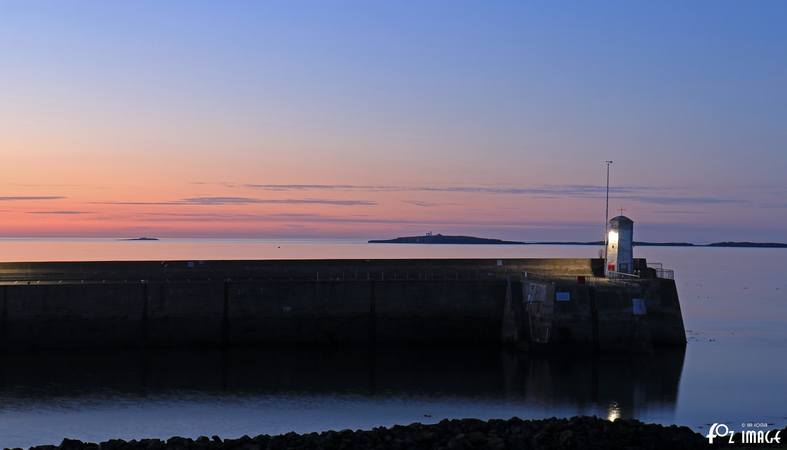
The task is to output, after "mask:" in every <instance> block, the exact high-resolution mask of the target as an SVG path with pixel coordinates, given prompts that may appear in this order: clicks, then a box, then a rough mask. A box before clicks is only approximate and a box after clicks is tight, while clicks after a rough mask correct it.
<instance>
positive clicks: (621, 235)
mask: <svg viewBox="0 0 787 450" xmlns="http://www.w3.org/2000/svg"><path fill="white" fill-rule="evenodd" d="M633 271H634V222H633V221H632V220H631V219H629V218H628V217H626V216H617V217H613V218H612V219H610V221H609V231H608V233H607V268H606V274H607V276H614V275H615V273H632V272H633Z"/></svg>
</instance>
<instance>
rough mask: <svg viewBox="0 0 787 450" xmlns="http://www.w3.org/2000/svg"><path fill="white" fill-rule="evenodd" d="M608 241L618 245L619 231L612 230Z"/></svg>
mask: <svg viewBox="0 0 787 450" xmlns="http://www.w3.org/2000/svg"><path fill="white" fill-rule="evenodd" d="M607 241H608V242H609V243H610V244H612V245H618V232H617V231H610V232H609V236H608V237H607Z"/></svg>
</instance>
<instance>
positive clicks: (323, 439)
mask: <svg viewBox="0 0 787 450" xmlns="http://www.w3.org/2000/svg"><path fill="white" fill-rule="evenodd" d="M782 434H785V435H787V432H783V433H782ZM725 446H726V445H725V444H724V443H721V442H717V443H715V444H714V445H712V446H711V445H709V444H708V440H707V439H705V438H704V437H703V436H702V435H700V434H698V433H695V432H693V431H692V430H691V429H689V428H688V427H681V426H675V425H672V426H667V427H665V426H662V425H653V424H644V423H642V422H639V421H637V420H616V421H614V422H610V421H607V420H603V419H599V418H596V417H573V418H571V419H556V418H551V419H543V420H521V419H517V418H513V419H509V420H489V421H482V420H477V419H462V420H443V421H441V422H440V423H437V424H434V425H422V424H419V423H414V424H411V425H407V426H401V425H397V426H393V427H391V428H384V427H379V428H374V429H372V430H368V431H361V430H358V431H352V430H344V431H326V432H322V433H305V434H297V433H287V434H282V435H277V436H268V435H260V436H257V437H253V438H252V437H248V436H243V437H241V438H238V439H221V438H219V437H218V436H214V437H212V438H208V437H200V438H197V439H189V438H181V437H173V438H170V439H168V440H166V441H163V440H160V439H141V440H131V441H123V440H110V441H106V442H102V443H100V444H95V443H87V442H81V441H77V440H71V439H65V440H63V442H62V443H61V444H60V445H59V446H54V445H47V446H38V447H32V449H34V450H55V449H58V450H83V449H85V450H87V449H90V450H143V449H144V450H165V449H166V450H191V449H194V450H214V449H215V450H219V449H220V450H263V449H271V450H273V449H359V450H360V449H364V450H365V449H450V450H469V449H518V450H519V449H521V450H541V449H543V450H547V449H589V450H592V449H630V450H633V449H671V450H680V449H700V448H702V449H706V448H717V447H725ZM764 447H767V448H785V447H784V444H782V445H781V446H779V445H769V446H764ZM739 448H740V447H739ZM6 450H8V449H6Z"/></svg>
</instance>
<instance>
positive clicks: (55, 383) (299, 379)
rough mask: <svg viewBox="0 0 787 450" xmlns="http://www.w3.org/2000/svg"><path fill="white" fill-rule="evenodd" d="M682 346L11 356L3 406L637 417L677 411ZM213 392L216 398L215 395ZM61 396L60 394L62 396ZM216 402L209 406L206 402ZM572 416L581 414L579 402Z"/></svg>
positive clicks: (0, 377)
mask: <svg viewBox="0 0 787 450" xmlns="http://www.w3.org/2000/svg"><path fill="white" fill-rule="evenodd" d="M683 359H684V353H683V352H682V351H677V352H675V351H670V352H659V353H653V354H649V355H639V356H636V357H632V356H630V355H604V356H587V355H571V354H565V355H550V356H546V355H527V354H523V353H516V352H508V351H501V350H499V349H489V348H468V349H442V348H427V349H420V350H413V349H401V348H389V347H385V348H376V349H351V350H347V349H325V348H321V349H310V350H304V349H240V350H237V349H236V350H229V351H226V352H223V351H219V350H216V351H204V350H203V351H196V350H176V351H175V350H167V351H148V352H136V351H121V352H118V351H111V352H110V351H106V352H105V351H101V352H78V353H73V352H69V353H62V352H58V353H36V354H25V355H5V357H4V364H3V365H2V369H0V396H1V397H2V400H3V401H2V403H0V411H2V410H6V412H8V410H9V409H25V408H26V404H28V403H30V404H31V405H30V407H31V408H33V407H35V406H34V405H33V403H35V404H39V406H40V403H41V402H46V401H47V400H48V399H52V400H53V403H58V402H63V400H64V399H85V398H88V399H104V400H112V399H113V398H114V397H118V398H120V397H122V398H123V399H124V401H129V400H131V401H137V402H140V403H144V402H145V401H146V400H150V399H155V398H158V397H168V398H177V397H178V396H179V395H188V396H190V397H193V396H194V395H204V396H206V399H205V402H208V403H209V402H211V401H215V399H216V397H222V396H224V397H246V398H253V397H255V396H266V398H270V397H271V396H272V397H274V398H275V397H276V396H277V395H286V396H288V397H290V398H291V397H292V396H298V395H312V396H313V395H345V394H351V395H357V396H361V397H368V398H414V397H415V398H432V399H435V398H436V399H439V398H453V399H457V398H458V399H482V400H484V401H495V400H503V401H506V402H509V403H510V402H513V403H514V404H519V405H530V406H539V407H546V408H547V409H552V410H556V411H557V410H567V411H573V412H574V413H596V412H598V411H601V412H602V414H603V411H608V413H607V414H608V416H610V418H619V417H620V418H629V417H638V416H641V415H642V412H643V411H647V410H651V409H659V410H661V411H672V410H674V408H675V403H676V399H677V395H678V385H679V381H680V376H681V371H682V368H683ZM208 397H209V398H208ZM55 399H56V400H55ZM206 406H210V405H206ZM569 414H571V413H570V412H569Z"/></svg>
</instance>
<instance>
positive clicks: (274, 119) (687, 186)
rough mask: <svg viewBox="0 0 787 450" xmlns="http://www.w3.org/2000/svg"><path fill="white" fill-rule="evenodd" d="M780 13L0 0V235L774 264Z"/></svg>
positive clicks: (786, 114) (785, 6)
mask: <svg viewBox="0 0 787 450" xmlns="http://www.w3.org/2000/svg"><path fill="white" fill-rule="evenodd" d="M785 24H787V2H783V1H757V2H743V1H692V2H684V1H652V2H644V1H643V2H639V1H617V2H592V3H591V2H541V1H538V2H531V1H512V2H504V1H489V2H487V1H475V2H463V1H373V0H369V1H365V2H353V1H313V2H309V1H281V2H278V1H259V2H245V1H233V2H224V1H216V2H195V1H183V2H178V1H167V2H160V1H150V2H143V1H133V2H119V1H112V2H99V1H79V2H77V1H3V2H0V156H2V162H1V163H0V217H2V220H0V237H16V236H80V237H81V236H84V237H88V236H102V237H131V236H143V235H145V236H159V237H174V236H183V237H187V236H195V237H202V236H210V237H263V238H264V237H276V238H279V237H293V238H300V237H310V238H311V237H329V238H334V237H340V238H359V239H361V238H363V239H367V238H386V237H393V236H399V235H412V234H422V233H424V232H426V231H434V232H436V233H437V232H441V233H443V234H471V235H479V236H485V237H498V238H507V239H521V240H542V239H561V240H594V239H601V238H602V237H603V236H602V233H601V230H602V229H603V219H604V200H603V183H604V163H603V161H604V160H606V159H611V160H614V161H615V162H614V164H613V167H612V185H613V192H612V197H613V198H612V200H611V205H610V209H611V210H612V212H615V211H617V210H618V208H624V214H626V215H627V216H629V217H631V218H632V219H633V220H634V221H635V223H636V227H637V238H638V239H641V240H692V241H697V242H708V241H715V240H722V239H730V240H753V241H785V242H787V26H785Z"/></svg>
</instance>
